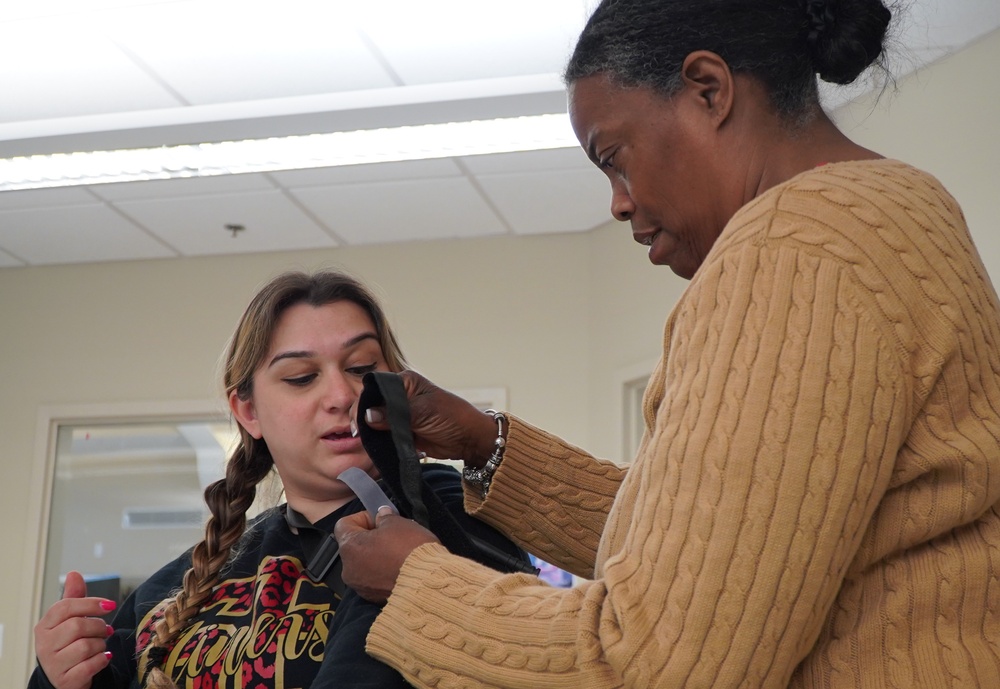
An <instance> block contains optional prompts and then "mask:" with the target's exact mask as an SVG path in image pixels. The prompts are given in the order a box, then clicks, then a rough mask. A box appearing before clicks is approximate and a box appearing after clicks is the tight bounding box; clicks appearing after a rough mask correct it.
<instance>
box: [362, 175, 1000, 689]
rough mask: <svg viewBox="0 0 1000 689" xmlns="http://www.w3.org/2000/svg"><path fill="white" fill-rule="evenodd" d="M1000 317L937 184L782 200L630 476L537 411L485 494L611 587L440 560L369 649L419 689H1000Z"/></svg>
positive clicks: (708, 269) (691, 315) (824, 182)
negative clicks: (552, 427) (568, 438)
mask: <svg viewBox="0 0 1000 689" xmlns="http://www.w3.org/2000/svg"><path fill="white" fill-rule="evenodd" d="M998 324H1000V309H998V302H997V297H996V294H995V293H994V290H993V288H992V286H991V284H990V282H989V280H988V278H987V276H986V272H985V270H984V268H983V265H982V263H981V261H980V259H979V257H978V255H977V253H976V250H975V248H974V247H973V244H972V241H971V239H970V237H969V234H968V230H967V228H966V226H965V222H964V219H963V217H962V214H961V211H960V210H959V208H958V206H957V204H956V203H955V201H954V200H953V199H952V198H951V197H950V196H949V195H948V194H947V192H946V191H945V190H944V189H943V188H942V187H941V185H940V184H939V183H938V182H937V181H936V180H935V179H933V178H932V177H930V176H929V175H927V174H926V173H923V172H921V171H919V170H916V169H914V168H912V167H909V166H907V165H905V164H903V163H899V162H896V161H887V160H882V161H863V162H851V163H839V164H834V165H827V166H824V167H822V168H819V169H816V170H813V171H810V172H807V173H803V174H802V175H799V176H798V177H796V178H794V179H792V180H790V181H789V182H786V183H784V184H782V185H780V186H779V187H775V188H773V189H771V190H769V191H767V192H766V193H764V194H762V195H761V196H760V197H758V198H757V199H755V200H754V201H752V202H751V203H749V204H748V205H747V206H745V207H744V208H743V209H741V210H740V212H739V213H738V214H737V215H736V216H735V217H734V218H733V219H732V221H731V222H730V224H729V226H728V227H727V228H726V230H725V231H724V232H723V234H722V236H721V237H720V238H719V240H718V242H717V243H716V246H715V247H713V249H712V251H711V253H710V254H709V256H708V258H707V259H706V261H705V263H704V265H702V267H701V269H700V270H699V271H698V273H697V275H696V276H695V278H694V280H692V282H691V284H690V285H689V287H688V289H687V291H686V292H685V293H684V295H683V296H682V297H681V299H680V301H679V302H678V304H677V305H676V307H675V308H674V311H673V312H672V313H671V315H670V317H669V319H668V322H667V325H666V329H665V339H664V353H663V358H662V360H661V362H660V364H659V366H658V367H657V370H656V371H655V372H654V374H653V376H652V378H651V381H650V384H649V387H648V389H647V391H646V397H645V400H644V414H645V418H646V424H647V431H646V434H645V439H644V441H643V443H642V445H641V447H640V450H639V453H638V456H637V457H636V459H635V461H634V463H633V464H632V465H631V466H630V467H629V469H628V471H627V473H626V472H625V470H623V469H619V468H618V467H617V466H615V465H614V464H612V463H609V462H602V461H599V460H596V459H594V458H592V457H590V456H589V455H587V454H586V453H584V452H583V451H581V450H579V449H578V448H575V447H572V446H570V445H568V444H566V443H563V442H562V441H560V440H558V439H556V438H553V437H551V436H549V435H547V434H545V433H544V432H542V431H540V430H538V429H536V428H533V427H532V426H530V425H529V424H527V423H525V422H523V421H521V420H519V419H517V418H515V417H512V418H511V424H510V437H509V443H508V446H507V453H506V457H505V459H504V462H503V464H502V465H501V468H500V470H499V471H498V473H497V476H496V478H495V480H494V483H493V486H492V488H491V489H490V495H489V497H488V498H487V499H486V500H485V501H480V500H478V498H477V496H476V495H475V494H474V493H472V492H467V494H466V506H467V509H469V510H470V511H475V512H476V513H477V514H478V516H479V517H481V518H483V519H485V520H487V521H490V522H491V523H493V524H495V525H498V526H500V527H501V528H503V529H505V530H507V531H509V532H510V533H512V534H513V535H514V536H515V538H516V539H517V540H519V541H520V542H521V543H522V544H524V545H525V547H527V548H528V549H529V550H531V551H533V552H537V553H539V554H540V555H542V556H543V557H545V558H546V559H548V560H549V561H551V562H554V563H555V564H559V565H560V566H562V567H564V568H568V569H570V570H572V571H574V572H577V573H581V574H585V575H586V576H588V577H591V578H592V579H591V580H590V581H587V582H586V583H584V584H582V585H579V586H577V587H575V588H573V589H556V588H551V587H548V586H544V585H541V584H540V583H539V582H538V580H537V579H535V578H534V577H530V576H528V575H523V574H520V575H501V574H498V573H496V572H493V571H491V570H489V569H486V568H484V567H481V566H478V565H476V564H475V563H472V562H469V561H466V560H463V559H460V558H456V557H453V556H451V555H449V554H448V553H447V551H445V550H444V549H443V548H442V547H440V546H437V545H425V546H422V547H421V548H419V549H418V550H416V551H414V553H413V554H412V555H411V556H410V557H409V558H408V559H407V561H406V563H405V565H404V567H403V570H402V572H401V573H400V577H399V580H398V584H397V587H396V590H395V591H394V592H393V594H392V596H391V597H390V600H389V603H388V604H387V606H386V607H385V609H384V610H383V612H382V613H381V614H380V615H379V617H378V619H377V621H376V624H375V625H374V626H373V628H372V631H371V633H370V634H369V637H368V649H369V652H371V653H372V654H373V655H375V656H376V657H378V658H381V659H383V660H384V661H386V662H388V663H390V664H391V665H394V666H395V667H397V668H399V669H400V670H401V671H402V672H403V674H404V675H405V676H406V677H407V679H408V680H409V681H410V682H412V683H413V684H414V685H415V686H418V687H441V688H450V687H524V688H526V689H527V688H531V689H538V688H544V687H567V688H572V689H590V688H593V689H597V688H601V689H606V688H608V687H619V686H624V687H642V688H646V687H692V688H711V689H725V688H728V687H744V688H747V689H749V688H757V687H768V688H771V687H774V688H780V687H795V688H797V689H798V688H803V689H804V688H809V689H814V688H815V689H820V688H822V689H869V688H875V687H878V688H880V689H915V688H931V687H933V688H934V689H942V688H950V689H958V688H960V687H961V688H963V689H965V688H968V687H988V688H995V687H1000V578H998V576H1000V509H998V501H1000V375H998V372H1000V326H998Z"/></svg>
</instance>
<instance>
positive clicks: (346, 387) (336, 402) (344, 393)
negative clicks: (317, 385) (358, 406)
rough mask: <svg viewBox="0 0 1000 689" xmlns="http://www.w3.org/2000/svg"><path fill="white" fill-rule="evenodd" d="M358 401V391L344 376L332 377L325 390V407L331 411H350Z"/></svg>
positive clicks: (329, 378) (328, 378) (328, 379)
mask: <svg viewBox="0 0 1000 689" xmlns="http://www.w3.org/2000/svg"><path fill="white" fill-rule="evenodd" d="M357 399H358V390H357V389H356V386H354V385H353V384H352V383H351V381H349V380H348V379H347V378H346V377H345V376H343V375H331V376H328V377H327V379H326V385H325V386H324V388H323V406H324V407H325V408H327V409H330V410H343V409H350V408H351V405H353V404H354V403H355V402H356V401H357Z"/></svg>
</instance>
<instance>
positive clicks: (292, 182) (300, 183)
mask: <svg viewBox="0 0 1000 689" xmlns="http://www.w3.org/2000/svg"><path fill="white" fill-rule="evenodd" d="M461 175H462V171H461V170H460V169H459V168H458V166H457V165H455V162H454V161H453V160H451V159H445V158H440V159H438V160H407V161H403V162H398V163H375V164H371V165H345V166H343V167H321V168H313V169H311V170H289V171H287V172H272V173H271V178H272V179H274V181H276V182H277V183H279V184H280V185H281V186H283V187H285V188H292V187H321V186H326V185H331V184H357V183H362V182H392V181H396V180H405V179H428V178H431V177H460V176H461Z"/></svg>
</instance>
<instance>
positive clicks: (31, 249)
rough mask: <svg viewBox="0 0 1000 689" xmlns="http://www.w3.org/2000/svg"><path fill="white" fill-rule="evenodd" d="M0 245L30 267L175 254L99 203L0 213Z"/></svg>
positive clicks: (0, 247) (162, 256) (159, 256)
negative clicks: (40, 238) (40, 239)
mask: <svg viewBox="0 0 1000 689" xmlns="http://www.w3.org/2000/svg"><path fill="white" fill-rule="evenodd" d="M39 237H44V240H43V241H38V238H39ZM0 249H4V250H6V251H9V252H10V253H12V254H14V255H15V256H20V257H21V258H23V259H24V260H25V261H27V262H28V263H29V264H30V265H46V264H53V263H87V262H93V261H121V260H139V259H147V258H168V257H173V256H175V254H174V253H173V252H172V251H171V250H170V249H168V248H167V247H165V246H164V245H163V244H161V243H160V242H157V241H156V240H155V239H154V238H152V237H150V236H149V235H148V234H147V233H145V232H143V231H142V230H141V229H140V228H137V227H136V226H135V225H133V224H132V223H130V222H129V221H128V220H126V219H125V218H123V217H122V216H120V215H118V214H117V213H115V212H114V211H113V210H111V209H110V208H108V207H107V206H106V205H104V204H94V205H90V206H62V207H58V208H34V209H30V210H13V211H0Z"/></svg>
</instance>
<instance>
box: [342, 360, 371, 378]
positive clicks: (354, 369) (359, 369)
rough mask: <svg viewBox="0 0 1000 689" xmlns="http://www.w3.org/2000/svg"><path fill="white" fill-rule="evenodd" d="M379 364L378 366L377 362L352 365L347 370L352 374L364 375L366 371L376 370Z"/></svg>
mask: <svg viewBox="0 0 1000 689" xmlns="http://www.w3.org/2000/svg"><path fill="white" fill-rule="evenodd" d="M377 366H378V364H377V363H375V364H365V365H364V366H351V367H350V368H348V369H347V372H348V373H350V374H351V375H355V376H363V375H365V374H366V373H370V372H371V371H374V370H375V369H376V367H377Z"/></svg>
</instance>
